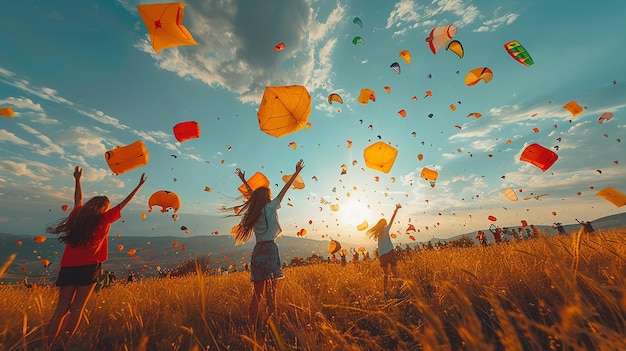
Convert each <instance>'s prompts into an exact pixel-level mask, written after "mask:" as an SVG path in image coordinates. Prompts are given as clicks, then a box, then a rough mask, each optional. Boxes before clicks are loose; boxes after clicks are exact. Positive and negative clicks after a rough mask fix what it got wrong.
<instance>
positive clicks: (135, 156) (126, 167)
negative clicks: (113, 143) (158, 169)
mask: <svg viewBox="0 0 626 351" xmlns="http://www.w3.org/2000/svg"><path fill="white" fill-rule="evenodd" d="M104 158H105V159H106V161H107V164H108V165H109V168H110V169H111V171H113V173H115V174H117V175H120V174H122V173H125V172H128V171H130V170H132V169H135V168H137V167H141V166H145V165H146V164H148V151H147V150H146V146H145V145H144V143H143V141H141V140H137V141H135V142H134V143H132V144H129V145H126V146H117V147H115V149H113V150H109V151H107V152H105V153H104Z"/></svg>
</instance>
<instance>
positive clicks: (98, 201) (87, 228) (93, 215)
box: [46, 196, 110, 246]
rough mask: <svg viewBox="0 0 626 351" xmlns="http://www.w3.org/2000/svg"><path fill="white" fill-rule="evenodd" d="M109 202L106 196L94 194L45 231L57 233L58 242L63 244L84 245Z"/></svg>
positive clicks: (89, 239)
mask: <svg viewBox="0 0 626 351" xmlns="http://www.w3.org/2000/svg"><path fill="white" fill-rule="evenodd" d="M109 204H110V202H109V198H108V197H106V196H94V197H92V198H91V199H89V201H87V203H85V204H84V205H83V206H80V207H78V208H76V209H75V210H74V211H72V213H71V214H70V216H68V217H66V218H63V219H61V221H60V222H59V224H57V225H56V226H55V227H48V228H47V229H46V231H47V232H48V233H52V234H57V235H59V242H62V243H64V244H68V245H70V246H80V245H86V244H87V243H89V242H90V241H91V240H92V239H93V237H94V235H95V234H96V233H95V232H96V228H97V227H98V225H99V224H100V220H101V219H102V215H103V214H104V212H105V211H106V210H107V209H108V208H109Z"/></svg>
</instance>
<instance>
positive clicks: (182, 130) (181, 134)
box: [173, 121, 200, 143]
mask: <svg viewBox="0 0 626 351" xmlns="http://www.w3.org/2000/svg"><path fill="white" fill-rule="evenodd" d="M173 130H174V137H175V138H176V140H178V142H179V143H182V142H183V141H185V140H189V139H193V138H199V137H200V125H199V124H198V122H196V121H188V122H181V123H178V124H177V125H175V126H174V128H173Z"/></svg>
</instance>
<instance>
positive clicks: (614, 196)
mask: <svg viewBox="0 0 626 351" xmlns="http://www.w3.org/2000/svg"><path fill="white" fill-rule="evenodd" d="M596 196H597V197H601V198H603V199H606V200H609V201H611V202H612V203H613V204H614V205H615V206H617V207H622V206H624V205H626V195H624V194H623V193H622V192H621V191H619V190H617V189H615V188H611V187H608V188H604V189H602V190H600V191H598V192H597V193H596Z"/></svg>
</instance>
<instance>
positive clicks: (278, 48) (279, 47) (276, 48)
mask: <svg viewBox="0 0 626 351" xmlns="http://www.w3.org/2000/svg"><path fill="white" fill-rule="evenodd" d="M283 49H285V43H278V44H276V45H274V51H282V50H283Z"/></svg>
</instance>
